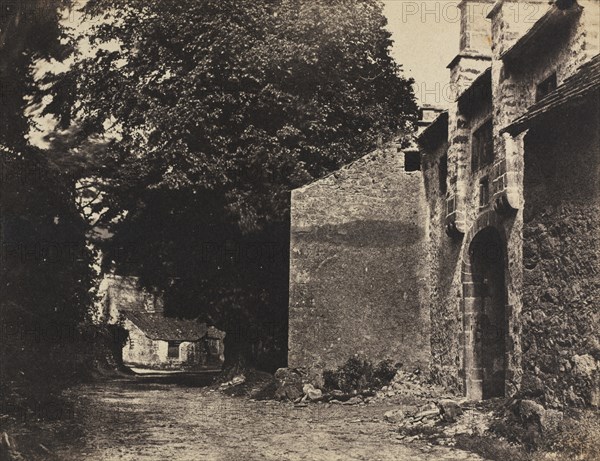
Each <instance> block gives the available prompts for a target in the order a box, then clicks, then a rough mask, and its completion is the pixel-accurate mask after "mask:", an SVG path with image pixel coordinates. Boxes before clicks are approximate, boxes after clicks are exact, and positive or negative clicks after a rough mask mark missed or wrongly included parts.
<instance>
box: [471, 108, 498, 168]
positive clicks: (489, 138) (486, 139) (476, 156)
mask: <svg viewBox="0 0 600 461" xmlns="http://www.w3.org/2000/svg"><path fill="white" fill-rule="evenodd" d="M493 161H494V135H493V125H492V120H491V119H489V120H488V121H487V122H485V123H483V124H482V125H481V126H480V127H479V128H477V130H475V131H474V132H473V138H472V144H471V171H473V172H475V171H479V170H481V169H482V168H484V167H486V166H488V165H491V163H492V162H493Z"/></svg>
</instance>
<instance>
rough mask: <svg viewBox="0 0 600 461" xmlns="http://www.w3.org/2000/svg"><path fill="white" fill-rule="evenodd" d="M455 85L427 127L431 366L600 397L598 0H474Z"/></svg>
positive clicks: (575, 398) (550, 395)
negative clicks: (442, 110)
mask: <svg viewBox="0 0 600 461" xmlns="http://www.w3.org/2000/svg"><path fill="white" fill-rule="evenodd" d="M461 8H462V13H463V17H462V27H461V50H460V53H459V55H458V56H457V57H456V58H455V59H454V60H453V61H452V62H451V63H450V65H449V68H450V72H451V88H452V90H453V97H452V101H451V104H450V108H449V110H448V112H447V113H443V114H441V115H439V116H438V118H437V119H436V120H435V121H434V122H433V123H432V124H431V125H430V126H429V127H428V128H427V129H426V130H425V131H424V132H423V133H421V135H420V136H419V143H420V146H421V150H422V157H423V173H424V179H425V187H426V191H427V201H428V204H429V220H430V226H429V229H430V234H429V244H430V251H429V254H428V256H429V264H430V280H429V285H430V293H431V304H430V306H431V319H432V332H431V353H432V355H431V365H432V371H433V373H434V376H436V377H437V379H438V380H439V381H441V382H442V383H444V384H446V385H447V386H449V387H452V388H455V389H456V390H459V391H461V392H464V393H465V394H466V395H467V396H468V397H471V398H474V399H480V398H489V397H496V396H504V395H512V394H515V393H516V392H518V391H521V392H523V393H526V394H530V395H535V396H541V397H542V398H543V399H544V400H545V402H546V403H547V404H548V405H551V406H552V405H555V406H559V405H562V404H569V405H583V404H594V405H598V404H600V386H599V375H598V359H600V347H599V346H600V342H599V336H598V331H599V329H598V327H599V326H600V309H599V308H598V299H600V298H599V294H600V291H599V290H600V275H599V274H600V260H599V258H600V243H599V239H598V232H599V230H600V217H599V215H598V207H599V206H600V194H599V193H600V156H599V155H598V154H599V142H598V141H599V139H598V127H599V120H598V107H599V105H598V102H599V99H598V91H599V88H600V59H599V57H598V52H599V43H598V42H599V39H598V33H599V20H598V18H599V8H600V7H599V3H598V2H597V1H579V2H575V1H557V2H553V3H552V4H550V5H549V4H548V2H547V1H527V2H518V3H517V2H513V1H506V0H505V1H497V2H483V1H463V2H462V3H461Z"/></svg>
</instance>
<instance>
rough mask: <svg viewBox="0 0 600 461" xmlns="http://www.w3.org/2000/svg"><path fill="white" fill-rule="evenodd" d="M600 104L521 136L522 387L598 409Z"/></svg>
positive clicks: (559, 400)
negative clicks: (523, 196) (522, 170)
mask: <svg viewBox="0 0 600 461" xmlns="http://www.w3.org/2000/svg"><path fill="white" fill-rule="evenodd" d="M599 123H600V119H599V118H598V106H597V103H596V104H595V106H591V107H589V108H587V110H583V109H581V108H579V110H578V113H577V112H574V113H563V114H562V117H561V120H560V121H558V120H556V121H554V123H552V124H549V127H554V128H556V127H560V129H546V130H541V129H538V130H532V131H531V132H530V133H529V134H528V135H527V137H526V138H525V166H526V168H525V223H524V229H523V232H524V261H523V262H524V280H523V282H524V284H523V285H524V286H523V313H522V321H523V371H524V377H523V383H522V390H523V391H524V392H528V393H532V394H542V395H543V397H544V399H545V401H546V402H547V403H548V404H549V405H553V406H560V405H562V404H568V405H583V404H586V405H590V404H593V405H596V406H598V405H600V362H599V361H598V360H600V311H599V309H598V300H599V299H600V260H599V258H600V238H599V235H598V232H599V229H600V137H599V133H598V126H599Z"/></svg>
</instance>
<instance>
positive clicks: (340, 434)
mask: <svg viewBox="0 0 600 461" xmlns="http://www.w3.org/2000/svg"><path fill="white" fill-rule="evenodd" d="M67 396H68V398H69V399H70V400H72V401H75V411H74V413H73V415H72V417H73V421H72V424H71V426H72V427H71V429H70V430H69V434H68V435H67V436H66V437H64V436H63V437H57V438H55V439H54V442H53V443H52V444H51V447H50V448H51V451H52V452H53V453H54V454H55V455H56V459H59V460H61V461H82V460H86V461H112V460H125V461H166V460H173V461H204V460H206V461H212V460H214V461H255V460H256V461H258V460H272V461H287V460H289V461H312V460H315V461H317V460H327V461H329V460H332V461H333V460H340V461H341V460H344V461H345V460H368V461H377V460H390V461H391V460H393V461H402V460H406V461H444V460H480V459H481V458H479V457H477V456H475V455H472V454H469V453H466V452H463V451H460V450H454V449H451V448H447V447H433V446H427V445H425V444H421V443H419V442H416V441H415V442H412V443H408V442H406V441H404V442H403V441H400V440H397V439H396V434H395V433H394V432H393V431H391V426H390V425H388V424H387V423H385V422H384V421H382V415H383V413H384V412H385V411H387V410H389V409H390V408H391V406H389V405H387V406H386V404H370V405H364V406H342V405H325V404H323V405H310V406H308V407H306V408H294V407H293V406H292V405H290V404H280V403H276V402H255V401H251V400H248V399H243V398H232V397H227V396H224V395H222V394H221V393H219V392H215V391H211V390H209V389H207V388H203V387H182V386H177V385H173V384H162V383H141V382H132V381H119V382H112V383H104V384H100V385H95V386H90V385H86V386H81V387H77V388H74V389H71V390H70V391H69V393H68V395H67Z"/></svg>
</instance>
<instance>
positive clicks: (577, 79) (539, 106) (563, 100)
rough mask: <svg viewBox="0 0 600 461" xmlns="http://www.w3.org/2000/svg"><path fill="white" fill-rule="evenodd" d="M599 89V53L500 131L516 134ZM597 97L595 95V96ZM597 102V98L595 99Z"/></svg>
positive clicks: (583, 101) (584, 98) (582, 101)
mask: <svg viewBox="0 0 600 461" xmlns="http://www.w3.org/2000/svg"><path fill="white" fill-rule="evenodd" d="M598 90H600V54H598V55H596V56H594V57H593V58H592V59H591V60H590V61H588V62H587V63H585V64H583V65H582V66H581V67H580V68H579V70H578V71H577V72H576V73H575V74H574V75H572V76H571V77H569V78H568V79H566V80H565V81H564V82H563V84H562V85H560V86H559V87H558V88H556V90H554V91H552V92H551V93H549V94H548V95H546V96H545V97H544V98H543V99H541V100H539V101H538V102H536V103H535V104H533V105H532V106H530V107H529V109H527V112H525V114H523V115H522V116H521V117H519V118H518V119H516V120H515V121H514V122H513V123H511V124H510V125H509V126H507V127H506V128H504V129H503V130H502V131H501V132H502V133H511V134H513V135H514V134H518V133H520V132H522V131H523V130H525V129H527V128H528V127H529V126H530V125H531V124H532V123H533V122H535V121H536V120H538V119H540V118H541V117H543V116H544V115H547V114H549V113H551V112H556V111H557V110H559V109H562V108H566V107H571V106H574V105H580V104H582V103H585V102H587V101H589V96H591V95H592V94H595V93H596V92H597V91H598ZM596 97H597V96H596ZM596 103H598V100H596Z"/></svg>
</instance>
